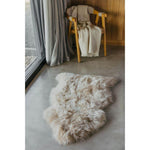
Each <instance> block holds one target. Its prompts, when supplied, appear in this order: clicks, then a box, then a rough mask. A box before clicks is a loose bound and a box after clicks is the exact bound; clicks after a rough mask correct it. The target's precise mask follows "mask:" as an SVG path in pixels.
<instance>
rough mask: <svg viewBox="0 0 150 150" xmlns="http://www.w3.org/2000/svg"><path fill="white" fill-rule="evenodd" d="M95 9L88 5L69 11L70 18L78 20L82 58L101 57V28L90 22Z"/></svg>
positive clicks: (74, 7) (75, 7)
mask: <svg viewBox="0 0 150 150" xmlns="http://www.w3.org/2000/svg"><path fill="white" fill-rule="evenodd" d="M93 11H94V9H93V8H92V7H90V6H87V5H78V6H72V7H70V8H68V9H67V14H68V15H69V16H72V17H75V18H77V21H78V35H79V46H80V50H81V55H82V56H87V57H92V56H99V49H100V44H101V33H102V32H101V28H99V27H97V26H95V25H93V24H92V23H91V22H90V15H89V14H90V13H93Z"/></svg>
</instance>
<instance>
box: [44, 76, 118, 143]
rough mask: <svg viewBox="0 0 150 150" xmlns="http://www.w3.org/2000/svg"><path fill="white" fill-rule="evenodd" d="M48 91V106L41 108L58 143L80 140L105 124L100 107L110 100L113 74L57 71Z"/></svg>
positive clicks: (102, 107)
mask: <svg viewBox="0 0 150 150" xmlns="http://www.w3.org/2000/svg"><path fill="white" fill-rule="evenodd" d="M56 80H57V81H58V84H57V86H56V87H55V88H53V89H52V91H51V94H50V101H51V106H50V107H49V108H47V109H46V110H45V111H44V119H45V120H46V121H47V123H48V124H49V125H50V127H51V128H52V131H53V135H54V137H55V139H56V140H57V141H58V143H59V144H62V145H66V144H70V143H74V142H77V141H83V140H85V139H87V138H88V137H90V136H91V135H92V134H93V133H94V132H95V131H97V130H98V129H99V128H101V127H102V126H104V124H105V123H106V115H105V112H104V111H103V109H104V108H105V107H107V106H108V105H109V104H110V103H112V102H113V101H112V92H111V89H110V87H112V86H114V85H115V84H116V83H117V79H116V78H114V77H103V76H94V75H79V74H73V73H60V74H58V75H57V76H56Z"/></svg>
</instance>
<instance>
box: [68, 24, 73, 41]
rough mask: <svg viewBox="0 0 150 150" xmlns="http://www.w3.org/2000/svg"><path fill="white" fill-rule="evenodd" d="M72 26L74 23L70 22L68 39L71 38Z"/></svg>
mask: <svg viewBox="0 0 150 150" xmlns="http://www.w3.org/2000/svg"><path fill="white" fill-rule="evenodd" d="M71 26H72V22H71V21H70V22H69V33H68V38H70V34H71Z"/></svg>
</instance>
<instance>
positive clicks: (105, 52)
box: [104, 32, 107, 56]
mask: <svg viewBox="0 0 150 150" xmlns="http://www.w3.org/2000/svg"><path fill="white" fill-rule="evenodd" d="M104 56H107V50H106V32H104Z"/></svg>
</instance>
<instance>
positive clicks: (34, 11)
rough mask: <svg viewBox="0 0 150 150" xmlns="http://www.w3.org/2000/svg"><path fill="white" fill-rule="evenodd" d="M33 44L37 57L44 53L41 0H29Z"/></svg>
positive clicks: (42, 55)
mask: <svg viewBox="0 0 150 150" xmlns="http://www.w3.org/2000/svg"><path fill="white" fill-rule="evenodd" d="M30 5H31V15H32V23H33V32H34V38H35V39H34V40H35V46H36V50H37V54H38V57H39V59H41V58H42V57H44V55H45V44H44V42H45V29H44V10H43V0H30Z"/></svg>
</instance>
